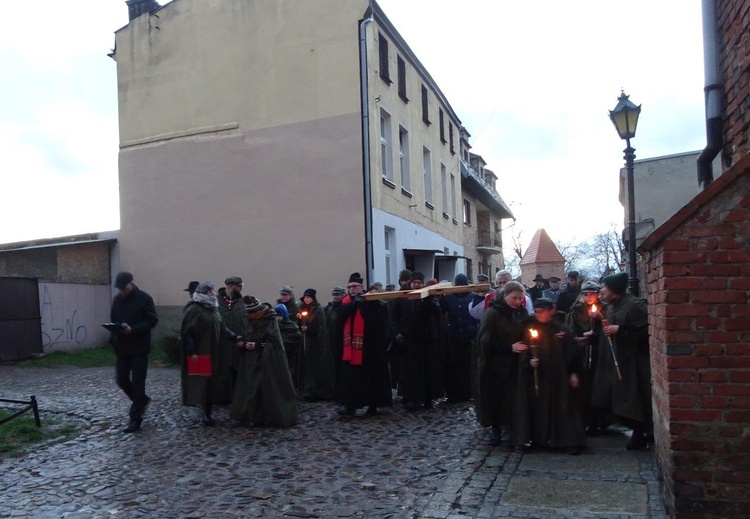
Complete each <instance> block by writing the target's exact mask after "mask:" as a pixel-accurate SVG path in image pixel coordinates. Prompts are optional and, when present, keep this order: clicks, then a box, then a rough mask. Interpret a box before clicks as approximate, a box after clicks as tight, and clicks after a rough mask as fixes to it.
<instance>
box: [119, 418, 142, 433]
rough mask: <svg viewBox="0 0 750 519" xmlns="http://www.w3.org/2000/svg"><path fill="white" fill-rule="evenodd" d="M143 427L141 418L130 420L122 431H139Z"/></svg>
mask: <svg viewBox="0 0 750 519" xmlns="http://www.w3.org/2000/svg"><path fill="white" fill-rule="evenodd" d="M140 428H141V421H140V420H130V422H129V423H128V425H127V427H125V428H124V429H123V430H122V432H124V433H125V434H128V433H132V432H135V431H137V430H138V429H140Z"/></svg>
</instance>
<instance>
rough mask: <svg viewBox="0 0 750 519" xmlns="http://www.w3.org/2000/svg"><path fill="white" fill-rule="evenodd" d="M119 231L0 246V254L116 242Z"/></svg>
mask: <svg viewBox="0 0 750 519" xmlns="http://www.w3.org/2000/svg"><path fill="white" fill-rule="evenodd" d="M119 233H120V231H104V232H93V233H88V234H76V235H73V236H62V237H58V238H44V239H41V240H30V241H19V242H15V243H3V244H0V252H10V251H17V250H28V249H41V248H46V247H62V246H65V245H81V244H84V243H101V242H114V241H117V236H118V235H119Z"/></svg>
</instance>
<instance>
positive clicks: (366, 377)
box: [111, 270, 652, 454]
mask: <svg viewBox="0 0 750 519" xmlns="http://www.w3.org/2000/svg"><path fill="white" fill-rule="evenodd" d="M489 281H490V280H489V278H488V277H487V276H484V275H479V276H478V277H477V283H487V284H488V283H489ZM494 281H495V286H494V288H493V289H491V290H489V291H487V292H475V291H471V289H472V287H469V286H468V285H469V280H468V278H467V276H466V275H464V274H458V275H457V276H456V277H455V279H454V280H453V285H454V286H456V287H466V289H465V291H461V290H453V291H451V292H450V293H445V294H442V295H437V296H431V295H429V294H428V293H425V294H424V295H425V297H420V298H416V299H411V298H407V297H401V296H403V295H405V293H406V292H407V291H414V290H420V289H422V288H424V287H425V286H429V285H431V284H434V283H436V282H437V281H436V280H434V279H433V280H426V279H425V276H424V275H423V274H422V273H420V272H410V271H408V270H404V271H402V272H401V273H400V276H399V286H398V287H396V286H395V285H387V286H386V287H385V288H383V285H382V284H380V283H374V284H373V285H370V286H369V287H368V290H367V291H366V290H365V286H364V280H363V278H362V276H361V275H360V274H359V273H356V272H355V273H353V274H351V275H350V276H349V280H348V283H347V284H346V286H345V287H334V288H333V289H332V291H331V297H330V301H329V302H328V303H327V305H326V306H322V305H321V303H320V302H319V301H318V297H317V291H316V290H314V289H312V288H308V289H306V290H305V291H304V292H303V293H302V296H301V297H300V298H299V300H297V298H296V296H295V294H294V289H293V288H292V287H290V286H283V287H282V288H281V289H280V290H279V296H278V300H277V301H276V302H275V303H268V302H261V301H259V300H258V299H257V298H255V297H253V296H251V295H243V294H242V290H243V288H244V284H243V281H242V279H241V278H239V277H238V276H230V277H228V278H226V280H225V282H224V285H225V286H223V287H220V288H218V289H217V288H216V287H215V286H214V285H213V284H212V283H211V282H208V281H206V282H197V281H193V282H190V284H189V286H188V288H186V289H185V290H186V291H188V292H189V295H190V298H189V302H188V303H187V304H186V305H185V307H184V310H183V319H182V325H181V330H180V348H181V352H182V362H181V369H182V377H181V381H182V402H183V404H184V405H192V406H198V407H199V408H200V409H201V410H202V422H203V424H204V425H206V426H213V425H214V424H215V420H214V418H213V416H212V410H213V407H214V406H215V405H230V406H231V407H230V417H231V418H232V419H233V420H236V421H238V422H240V423H242V424H245V425H248V426H260V425H265V426H278V427H290V426H293V425H295V424H296V423H297V422H298V412H297V401H298V400H300V399H301V400H305V401H326V402H333V403H335V404H336V405H337V409H336V411H337V413H338V414H339V415H341V416H342V417H355V416H361V415H376V414H378V413H379V412H380V409H382V408H383V407H389V406H392V405H394V400H396V401H400V405H401V406H403V408H404V409H405V410H407V411H409V412H420V411H421V410H426V409H432V408H433V406H434V405H435V403H436V402H438V401H442V400H445V401H446V402H448V403H453V402H468V401H473V404H474V408H475V411H476V416H477V420H478V421H479V423H480V424H481V425H482V426H486V427H490V428H491V431H492V434H491V440H492V442H493V443H494V444H496V445H502V446H505V447H507V448H514V449H522V450H526V449H530V448H553V449H564V450H566V451H567V452H569V453H570V454H578V453H580V452H581V451H582V450H583V449H584V448H585V445H586V437H587V436H590V435H596V434H599V433H600V432H601V431H602V430H604V429H606V428H607V427H608V426H610V425H612V424H614V423H620V424H623V425H626V426H628V427H630V428H632V430H633V433H632V435H631V437H630V440H629V441H628V443H627V445H626V447H627V448H628V449H642V448H645V447H646V446H647V444H648V441H649V435H650V434H651V431H652V424H651V392H650V383H651V377H650V372H649V353H648V327H647V317H646V306H645V301H644V300H642V299H638V298H636V297H634V296H632V295H630V294H628V293H626V288H627V281H628V278H627V274H625V273H619V274H615V275H611V276H606V277H603V278H602V279H600V280H599V282H600V283H601V284H600V283H597V282H594V281H586V282H582V281H583V280H582V279H581V277H580V276H579V274H578V273H577V272H575V271H571V272H569V273H568V274H567V276H566V279H565V281H566V283H565V284H564V285H563V286H561V281H562V280H561V279H560V278H557V277H550V278H549V279H545V278H544V277H543V276H541V275H538V276H536V278H535V279H534V286H533V287H531V288H529V289H526V288H525V287H524V286H523V285H522V284H521V283H520V282H518V281H514V280H513V279H512V276H511V274H510V273H509V272H508V271H505V270H501V271H499V272H497V273H496V275H495V279H494ZM115 286H116V287H117V288H118V290H119V291H120V294H118V295H117V296H116V297H115V299H114V301H113V305H112V322H113V323H118V324H117V326H121V328H119V327H116V328H115V331H114V332H113V333H112V339H111V342H112V344H113V345H114V346H115V352H116V354H117V358H118V362H117V368H116V374H117V381H118V385H120V387H121V388H122V389H123V391H124V392H125V393H126V395H127V396H128V397H130V399H131V401H132V406H131V412H130V422H129V424H128V426H127V427H126V428H125V429H124V431H125V432H133V431H136V430H138V429H139V428H140V424H141V421H142V420H143V415H144V412H145V409H146V406H147V405H148V402H149V400H150V399H149V398H148V397H147V396H146V392H145V377H146V367H145V366H146V364H147V356H148V350H149V348H150V330H151V329H152V328H153V327H154V326H155V325H156V323H157V321H158V318H157V316H156V312H155V310H154V307H153V300H151V298H150V296H148V294H146V293H145V292H143V291H141V290H140V289H138V287H137V286H136V285H135V284H134V283H133V276H132V275H131V274H129V273H126V272H124V273H120V274H119V275H118V276H117V279H116V281H115ZM484 286H487V285H484ZM396 288H398V290H401V291H404V294H401V295H399V294H395V297H378V296H377V295H375V297H373V296H368V297H367V298H365V297H364V294H365V293H370V294H377V293H378V292H393V291H396ZM144 357H145V360H144ZM131 375H132V376H131ZM361 409H365V411H364V412H363V413H360V410H361Z"/></svg>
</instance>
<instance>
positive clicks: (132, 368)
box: [110, 272, 159, 433]
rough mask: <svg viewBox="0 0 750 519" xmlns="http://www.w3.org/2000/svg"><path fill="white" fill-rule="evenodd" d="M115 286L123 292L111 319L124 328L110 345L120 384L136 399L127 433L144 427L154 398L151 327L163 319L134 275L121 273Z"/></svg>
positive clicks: (117, 331) (133, 403) (116, 376)
mask: <svg viewBox="0 0 750 519" xmlns="http://www.w3.org/2000/svg"><path fill="white" fill-rule="evenodd" d="M115 288H117V290H119V291H120V293H119V294H117V295H116V296H115V298H114V300H113V301H112V309H111V311H110V321H111V322H112V323H115V324H118V325H120V327H119V328H118V329H117V330H116V331H113V332H112V335H111V336H110V344H112V346H113V347H114V350H115V355H116V357H117V360H116V362H115V379H116V380H117V385H118V386H119V387H120V389H122V390H123V392H124V393H125V394H126V395H127V396H128V398H130V401H131V402H132V404H131V406H130V422H129V423H128V425H127V427H125V429H123V432H125V433H131V432H134V431H137V430H138V429H140V428H141V422H142V421H143V413H144V412H145V410H146V406H147V405H148V403H149V402H150V401H151V399H150V398H149V397H148V396H146V372H147V370H148V354H149V353H150V352H151V329H152V328H154V326H156V323H158V322H159V318H158V316H157V315H156V308H155V307H154V300H153V299H152V298H151V296H150V295H148V294H147V293H146V292H144V291H143V290H140V289H139V288H138V287H137V286H136V285H135V284H134V283H133V274H131V273H130V272H120V273H119V274H117V277H116V278H115Z"/></svg>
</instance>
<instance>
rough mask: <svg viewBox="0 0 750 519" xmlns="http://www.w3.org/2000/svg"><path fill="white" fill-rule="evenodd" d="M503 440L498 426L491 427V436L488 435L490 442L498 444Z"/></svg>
mask: <svg viewBox="0 0 750 519" xmlns="http://www.w3.org/2000/svg"><path fill="white" fill-rule="evenodd" d="M502 441H503V431H502V429H500V428H499V427H493V428H492V436H490V443H491V444H492V445H495V446H497V445H500V444H501V443H502Z"/></svg>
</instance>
